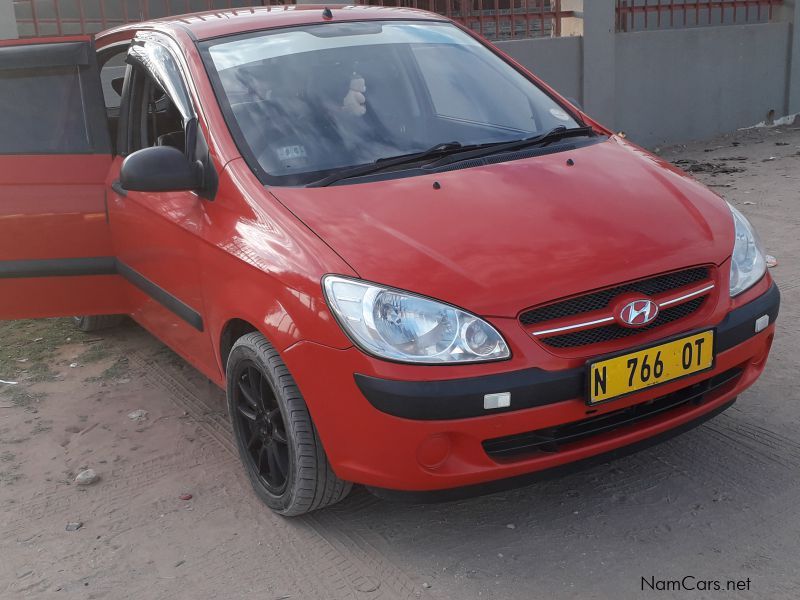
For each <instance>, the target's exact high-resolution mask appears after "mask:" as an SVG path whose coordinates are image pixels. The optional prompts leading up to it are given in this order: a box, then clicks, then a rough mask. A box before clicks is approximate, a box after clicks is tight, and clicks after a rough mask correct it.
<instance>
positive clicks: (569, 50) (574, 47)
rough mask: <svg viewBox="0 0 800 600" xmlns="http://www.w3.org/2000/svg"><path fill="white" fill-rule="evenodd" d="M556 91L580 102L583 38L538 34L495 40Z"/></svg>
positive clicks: (581, 98)
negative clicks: (536, 35) (541, 36)
mask: <svg viewBox="0 0 800 600" xmlns="http://www.w3.org/2000/svg"><path fill="white" fill-rule="evenodd" d="M496 45H497V47H498V48H500V49H501V50H502V51H503V52H506V53H508V54H509V55H510V56H512V57H513V58H514V60H516V61H517V62H519V63H520V64H521V65H522V66H524V67H525V68H526V69H528V70H530V71H532V72H533V73H534V74H535V75H536V76H538V77H540V78H541V79H543V80H544V81H545V82H547V84H548V85H550V86H552V87H553V88H554V89H555V90H556V91H557V92H558V93H559V94H561V95H562V96H566V97H568V98H572V99H574V100H577V101H578V102H583V68H582V67H583V59H582V53H583V38H581V37H577V36H576V37H562V38H538V39H530V40H512V41H507V42H497V44H496Z"/></svg>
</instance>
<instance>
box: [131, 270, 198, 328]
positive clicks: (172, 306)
mask: <svg viewBox="0 0 800 600" xmlns="http://www.w3.org/2000/svg"><path fill="white" fill-rule="evenodd" d="M117 272H118V273H119V274H120V275H121V276H122V277H123V278H124V279H126V280H128V282H130V283H131V284H132V285H134V286H135V287H137V288H139V289H140V290H141V291H143V292H144V293H145V294H147V295H148V296H150V297H151V298H152V299H153V300H155V301H156V302H158V303H159V304H161V305H162V306H163V307H164V308H166V309H168V310H170V311H172V312H173V313H175V314H176V315H178V316H179V317H180V318H181V319H183V320H184V321H186V322H187V323H188V324H189V325H191V326H192V327H194V328H195V329H197V331H203V317H202V315H201V314H200V313H199V312H197V311H196V310H194V309H193V308H192V307H191V306H189V305H188V304H186V303H185V302H183V301H182V300H180V299H179V298H177V297H175V296H173V295H172V294H170V293H169V292H168V291H167V290H165V289H164V288H162V287H161V286H159V285H157V284H155V283H153V282H152V281H150V280H149V279H147V278H146V277H145V276H144V275H142V274H141V273H139V272H138V271H135V270H133V269H131V268H130V267H129V266H128V265H126V264H125V263H123V262H121V261H120V260H117Z"/></svg>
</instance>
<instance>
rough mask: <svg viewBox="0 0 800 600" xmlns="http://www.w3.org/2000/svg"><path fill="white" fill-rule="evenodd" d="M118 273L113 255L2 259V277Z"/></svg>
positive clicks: (75, 275) (0, 274)
mask: <svg viewBox="0 0 800 600" xmlns="http://www.w3.org/2000/svg"><path fill="white" fill-rule="evenodd" d="M116 273H117V266H116V259H115V258H114V257H113V256H90V257H87V258H48V259H41V260H2V261H0V279H11V278H19V277H80V276H82V275H115V274H116Z"/></svg>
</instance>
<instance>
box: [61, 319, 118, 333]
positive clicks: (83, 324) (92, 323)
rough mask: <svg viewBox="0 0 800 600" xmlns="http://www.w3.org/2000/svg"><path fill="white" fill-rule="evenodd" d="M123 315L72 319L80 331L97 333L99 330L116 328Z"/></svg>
mask: <svg viewBox="0 0 800 600" xmlns="http://www.w3.org/2000/svg"><path fill="white" fill-rule="evenodd" d="M124 318H125V315H85V316H82V317H72V321H73V322H74V323H75V327H77V328H78V329H80V330H81V331H86V332H89V331H99V330H101V329H109V328H111V327H116V326H117V325H119V324H120V323H122V320H123V319H124Z"/></svg>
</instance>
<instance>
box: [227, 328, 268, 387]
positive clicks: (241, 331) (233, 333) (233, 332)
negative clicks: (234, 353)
mask: <svg viewBox="0 0 800 600" xmlns="http://www.w3.org/2000/svg"><path fill="white" fill-rule="evenodd" d="M254 331H257V332H259V333H260V334H261V335H263V336H264V337H267V339H269V337H268V336H267V335H266V334H265V333H264V332H263V331H261V330H260V329H259V328H258V327H256V326H255V325H253V324H252V323H250V322H249V321H247V320H245V319H240V318H232V319H229V320H228V321H227V322H226V323H225V324H224V325H223V326H222V330H221V332H220V334H219V359H220V365H221V367H222V373H223V375H224V374H225V373H226V372H227V370H228V356H230V353H231V350H232V349H233V345H234V344H235V343H236V340H238V339H239V338H240V337H242V336H243V335H247V334H248V333H252V332H254Z"/></svg>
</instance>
